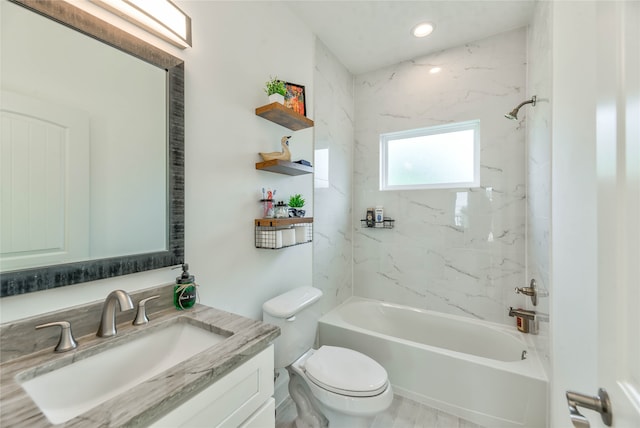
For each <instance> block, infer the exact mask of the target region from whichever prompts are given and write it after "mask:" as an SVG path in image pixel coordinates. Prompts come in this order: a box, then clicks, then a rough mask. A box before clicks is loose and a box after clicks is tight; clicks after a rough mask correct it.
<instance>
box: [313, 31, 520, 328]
mask: <svg viewBox="0 0 640 428" xmlns="http://www.w3.org/2000/svg"><path fill="white" fill-rule="evenodd" d="M526 49H527V36H526V29H524V28H522V29H518V30H514V31H511V32H508V33H504V34H500V35H497V36H493V37H490V38H487V39H484V40H479V41H476V42H472V43H468V44H466V45H464V46H460V47H457V48H452V49H448V50H444V51H441V52H439V53H436V54H432V55H428V56H425V57H422V58H417V59H415V60H412V61H405V62H402V63H399V64H396V65H394V66H391V67H388V68H385V69H381V70H378V71H374V72H371V73H367V74H363V75H359V76H357V77H356V81H355V110H354V111H355V112H356V115H355V140H356V141H355V152H354V191H353V195H354V197H353V221H354V223H353V225H354V226H353V240H354V246H353V252H354V253H353V260H354V266H353V269H354V274H353V275H354V279H353V287H354V294H355V295H358V296H363V297H370V298H375V299H380V300H384V301H391V302H397V303H402V304H409V305H412V306H414V307H419V308H425V309H432V310H437V311H440V312H445V313H453V314H459V315H464V316H469V317H473V318H478V319H484V320H489V321H494V322H501V323H506V324H511V323H514V320H513V318H509V317H508V315H507V311H508V307H509V306H511V305H513V306H516V305H517V303H518V302H519V299H520V298H521V296H516V295H515V293H514V291H513V290H514V286H516V285H521V284H524V282H525V215H526V201H525V198H526V195H525V180H526V172H525V171H526V164H525V124H524V121H522V120H520V121H518V122H513V121H509V120H507V119H505V118H504V114H505V113H506V112H508V111H510V110H511V109H513V107H515V106H516V105H517V104H519V103H520V102H521V101H523V100H524V99H525V97H526V95H527V94H526V60H527V58H526ZM433 67H440V68H441V71H440V72H439V73H431V72H430V70H431V69H432V68H433ZM321 92H322V91H320V90H319V91H318V92H317V93H318V94H320V93H321ZM318 117H322V115H320V114H318ZM471 119H480V121H481V161H480V163H481V187H480V188H473V189H451V190H413V191H387V192H381V191H379V190H378V189H379V173H378V168H379V135H380V133H385V132H392V131H400V130H406V129H414V128H422V127H428V126H433V125H439V124H445V123H451V122H461V121H466V120H471ZM316 203H317V202H316ZM376 205H382V206H384V212H385V216H390V217H392V218H394V219H395V220H396V222H395V225H396V227H395V229H391V230H380V229H363V228H361V227H360V221H359V220H360V219H361V218H364V215H365V211H366V208H367V207H372V206H376ZM318 274H320V272H318V273H316V276H317V275H318ZM314 278H315V276H314Z"/></svg>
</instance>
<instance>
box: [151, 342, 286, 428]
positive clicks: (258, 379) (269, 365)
mask: <svg viewBox="0 0 640 428" xmlns="http://www.w3.org/2000/svg"><path fill="white" fill-rule="evenodd" d="M273 361H274V360H273V345H270V346H269V347H268V348H267V349H265V350H264V351H262V352H260V353H259V354H258V355H256V356H255V357H253V358H251V359H250V360H249V361H247V362H246V363H244V364H243V365H241V366H240V367H238V368H237V369H235V370H233V371H232V372H231V373H228V374H227V375H225V376H224V377H222V378H221V379H220V380H218V381H217V382H215V383H214V384H213V385H211V386H209V387H208V388H206V389H205V390H204V391H202V392H201V393H199V394H198V395H196V396H195V397H193V398H191V399H190V400H188V401H186V402H184V403H183V404H181V405H180V406H178V407H176V408H175V409H173V410H171V411H170V412H169V413H168V414H166V415H165V416H163V417H162V418H161V419H160V420H158V421H156V422H155V423H154V424H152V425H151V426H152V427H156V428H175V427H205V426H206V427H224V428H228V427H238V426H240V425H241V424H242V423H244V422H245V421H246V420H247V419H249V418H250V417H251V416H252V414H254V412H256V411H257V410H258V409H260V408H261V407H262V406H263V405H264V404H265V403H266V402H267V400H269V399H270V398H271V397H272V396H273ZM272 416H273V414H272ZM274 423H275V421H274ZM249 426H252V425H249ZM264 426H266V425H263V427H264ZM268 426H273V425H268Z"/></svg>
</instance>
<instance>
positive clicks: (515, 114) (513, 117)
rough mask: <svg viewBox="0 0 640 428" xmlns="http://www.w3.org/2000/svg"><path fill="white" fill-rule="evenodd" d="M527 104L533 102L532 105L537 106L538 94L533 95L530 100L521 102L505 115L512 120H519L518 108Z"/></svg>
mask: <svg viewBox="0 0 640 428" xmlns="http://www.w3.org/2000/svg"><path fill="white" fill-rule="evenodd" d="M525 104H531V105H532V106H535V105H536V96H535V95H534V96H533V97H531V99H530V100H527V101H523V102H521V103H520V104H518V107H516V108H514V109H513V110H511V111H510V112H509V113H507V114H505V115H504V117H506V118H507V119H511V120H518V110H520V107H522V106H523V105H525Z"/></svg>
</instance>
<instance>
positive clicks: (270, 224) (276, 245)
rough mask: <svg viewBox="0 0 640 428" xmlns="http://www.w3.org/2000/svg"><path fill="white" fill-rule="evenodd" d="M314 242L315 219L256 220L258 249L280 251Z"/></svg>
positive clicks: (256, 244) (256, 243)
mask: <svg viewBox="0 0 640 428" xmlns="http://www.w3.org/2000/svg"><path fill="white" fill-rule="evenodd" d="M312 240H313V218H305V217H293V218H263V219H256V220H255V246H256V248H266V249H272V250H275V249H280V248H286V247H292V246H294V245H300V244H306V243H309V242H311V241H312Z"/></svg>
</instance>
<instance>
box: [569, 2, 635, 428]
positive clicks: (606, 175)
mask: <svg viewBox="0 0 640 428" xmlns="http://www.w3.org/2000/svg"><path fill="white" fill-rule="evenodd" d="M597 12H598V21H599V23H598V24H599V25H598V27H599V28H600V31H601V32H603V33H607V34H610V36H609V37H603V38H601V39H599V40H600V45H599V46H598V60H599V64H600V72H599V75H598V87H599V90H598V105H597V137H596V139H597V152H596V153H597V174H598V302H599V308H598V320H599V323H598V324H599V331H598V351H599V352H598V384H599V385H600V386H602V387H603V388H605V389H606V390H607V391H608V393H609V395H610V398H611V403H612V410H613V411H612V413H613V426H615V427H640V316H638V310H639V309H640V2H637V1H624V2H603V3H602V4H598V9H597ZM581 392H584V391H581ZM592 393H595V391H593V392H592ZM586 413H587V412H585V413H584V414H585V416H586ZM588 413H592V412H588ZM588 418H589V420H590V421H592V426H600V425H595V424H594V423H593V421H596V420H599V418H598V417H597V415H595V414H594V415H589V416H588Z"/></svg>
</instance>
